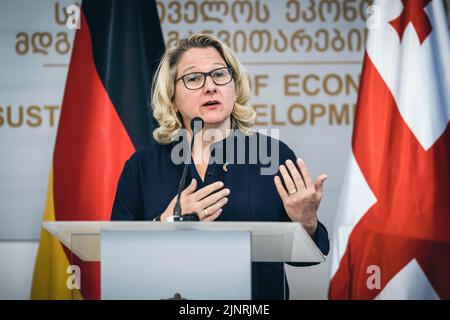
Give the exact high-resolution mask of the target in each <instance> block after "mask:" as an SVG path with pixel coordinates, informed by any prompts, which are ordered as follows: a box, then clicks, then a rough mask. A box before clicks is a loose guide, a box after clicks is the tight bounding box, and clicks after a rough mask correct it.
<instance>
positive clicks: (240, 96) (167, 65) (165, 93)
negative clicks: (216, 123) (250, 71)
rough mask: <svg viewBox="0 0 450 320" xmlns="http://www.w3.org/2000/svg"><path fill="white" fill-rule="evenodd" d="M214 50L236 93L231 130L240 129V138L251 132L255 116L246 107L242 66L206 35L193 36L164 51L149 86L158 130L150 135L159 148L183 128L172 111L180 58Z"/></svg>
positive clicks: (247, 94)
mask: <svg viewBox="0 0 450 320" xmlns="http://www.w3.org/2000/svg"><path fill="white" fill-rule="evenodd" d="M208 47H212V48H215V49H216V50H217V51H218V52H219V53H220V55H221V56H222V58H223V60H224V61H225V63H226V64H227V66H228V67H229V68H231V70H232V74H233V80H234V83H235V90H236V102H235V104H234V107H233V111H232V113H231V125H232V128H233V129H240V130H241V131H242V132H243V133H244V134H250V133H251V132H252V126H253V125H254V123H255V118H256V112H255V111H254V110H253V109H252V107H251V106H249V105H247V103H248V100H249V99H250V85H249V81H248V78H247V74H246V72H245V69H244V67H243V65H242V64H241V63H240V62H239V61H238V59H237V58H236V55H235V54H234V52H233V51H232V50H231V49H230V48H228V47H227V46H226V45H225V44H223V43H222V42H221V41H220V40H219V39H217V38H215V37H214V36H211V35H209V34H193V35H191V36H188V37H186V38H183V39H181V40H180V41H179V42H178V43H177V45H176V46H175V47H173V48H170V49H168V50H167V51H166V52H165V53H164V55H163V57H162V59H161V62H160V63H159V66H158V69H157V70H156V73H155V76H154V77H153V82H152V90H151V91H152V101H151V104H152V108H153V116H154V117H155V119H156V120H157V121H158V123H159V127H158V128H156V129H155V130H154V131H153V137H154V138H155V140H156V141H158V142H159V143H162V144H168V143H170V142H171V139H172V137H173V136H174V135H176V134H177V132H178V131H179V130H180V129H181V128H182V127H183V124H182V120H181V119H180V118H179V116H178V114H177V112H176V111H175V103H174V100H175V79H176V77H177V65H178V62H179V60H180V58H181V56H182V55H183V54H184V53H185V52H186V51H187V50H189V49H191V48H208Z"/></svg>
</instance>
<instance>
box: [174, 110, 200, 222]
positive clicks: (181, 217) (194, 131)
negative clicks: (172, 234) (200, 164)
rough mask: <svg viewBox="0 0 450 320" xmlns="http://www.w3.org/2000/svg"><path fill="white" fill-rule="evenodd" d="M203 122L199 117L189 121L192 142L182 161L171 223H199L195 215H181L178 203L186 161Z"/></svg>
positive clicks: (187, 164)
mask: <svg viewBox="0 0 450 320" xmlns="http://www.w3.org/2000/svg"><path fill="white" fill-rule="evenodd" d="M196 124H197V125H196ZM203 126H204V122H203V119H202V118H200V117H195V118H194V119H192V120H191V130H192V140H191V147H190V148H189V150H188V152H187V155H186V158H185V161H184V168H183V174H182V176H181V179H180V184H179V185H178V192H177V202H176V203H175V208H174V209H173V220H172V221H199V220H200V218H199V216H198V214H197V213H195V212H193V213H187V214H183V215H182V214H181V203H180V197H181V192H182V191H183V187H184V184H185V181H186V174H187V170H188V166H189V163H188V161H189V160H190V159H191V155H192V149H193V148H194V140H195V136H196V135H197V133H198V132H200V131H201V130H202V129H203Z"/></svg>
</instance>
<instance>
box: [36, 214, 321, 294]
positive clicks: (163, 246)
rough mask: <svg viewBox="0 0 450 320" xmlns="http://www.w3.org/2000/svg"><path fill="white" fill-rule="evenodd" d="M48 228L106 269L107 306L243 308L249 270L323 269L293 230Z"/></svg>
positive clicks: (125, 225)
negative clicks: (234, 304)
mask: <svg viewBox="0 0 450 320" xmlns="http://www.w3.org/2000/svg"><path fill="white" fill-rule="evenodd" d="M43 226H44V228H45V229H46V230H47V231H49V232H50V233H51V234H52V235H53V236H54V237H56V238H57V239H58V240H59V241H60V242H61V243H62V244H63V245H65V246H66V247H67V248H68V249H70V250H71V251H72V253H73V254H75V255H77V256H78V257H79V258H80V259H81V260H83V261H100V262H101V296H102V299H170V298H173V297H174V295H179V296H181V298H185V299H202V300H215V299H220V300H227V299H233V300H234V299H239V300H241V299H242V300H246V299H251V297H252V293H251V288H252V285H251V279H252V277H251V263H252V262H311V263H313V262H316V263H317V262H318V263H320V262H324V261H325V257H324V255H323V254H322V252H321V251H320V250H319V248H318V247H317V246H316V245H315V243H314V242H313V240H312V239H311V237H310V236H309V235H308V233H307V232H306V231H305V230H304V229H303V227H302V226H301V224H300V223H294V222H153V221H139V222H136V221H98V222H97V221H53V222H44V223H43ZM81 276H83V275H82V274H81Z"/></svg>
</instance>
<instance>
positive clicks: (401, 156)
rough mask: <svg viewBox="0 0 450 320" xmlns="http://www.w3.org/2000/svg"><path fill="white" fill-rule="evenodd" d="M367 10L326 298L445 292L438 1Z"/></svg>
mask: <svg viewBox="0 0 450 320" xmlns="http://www.w3.org/2000/svg"><path fill="white" fill-rule="evenodd" d="M373 9H374V10H373V12H374V16H373V17H371V19H375V23H373V27H374V28H372V29H371V30H370V31H369V38H368V42H367V48H366V53H365V57H364V64H363V71H362V75H361V83H360V91H359V96H358V103H357V112H356V118H355V126H354V130H353V137H352V153H351V156H350V160H349V166H348V169H347V170H348V171H347V175H346V179H345V182H344V186H343V191H342V195H341V200H340V204H339V208H338V215H337V217H336V224H335V228H334V230H333V237H332V238H333V240H332V251H331V259H332V261H331V282H330V288H329V298H330V299H450V128H449V119H450V33H449V26H448V22H447V19H446V13H445V8H444V2H443V1H442V0H384V1H375V3H374V7H373ZM372 22H373V21H372Z"/></svg>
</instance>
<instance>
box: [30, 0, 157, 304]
mask: <svg viewBox="0 0 450 320" xmlns="http://www.w3.org/2000/svg"><path fill="white" fill-rule="evenodd" d="M80 19H81V28H80V29H79V30H77V32H76V35H75V40H74V47H73V52H72V58H71V62H70V67H69V72H68V77H67V82H66V87H65V92H64V99H63V104H62V109H61V115H60V120H59V125H58V132H57V137H56V143H55V149H54V154H53V164H52V170H51V173H50V177H49V186H48V195H47V206H46V211H45V214H44V221H72V220H75V221H94V220H109V219H110V214H111V208H112V204H113V201H114V195H115V191H116V186H117V181H118V178H119V175H120V173H121V170H122V168H123V165H124V163H125V161H126V160H127V159H128V158H129V157H130V155H131V154H132V153H133V152H134V151H135V150H136V149H139V148H142V147H145V146H148V145H150V144H152V143H154V141H153V139H152V130H153V128H154V126H155V120H154V119H153V117H152V116H151V112H150V107H149V101H150V86H151V79H152V77H153V74H154V72H155V70H156V67H157V65H158V63H159V59H160V57H161V55H162V54H163V52H164V49H165V48H164V41H163V36H162V32H161V26H160V21H159V17H158V12H157V8H156V3H155V2H154V1H149V0H84V1H83V4H82V10H81V15H80ZM69 264H76V265H78V266H80V268H81V275H82V276H81V290H80V291H76V292H75V291H73V290H69V289H68V287H67V286H66V282H67V278H68V276H69V275H68V274H67V273H66V270H67V267H68V266H69ZM100 281H101V279H100V265H99V263H92V262H89V263H87V262H83V261H81V260H80V259H78V258H77V257H76V256H74V255H72V254H71V253H70V251H69V250H68V249H67V248H65V247H64V246H62V245H61V244H60V243H59V242H58V241H57V240H55V239H54V238H52V236H51V235H50V234H48V233H47V232H46V231H44V230H43V231H42V233H41V241H40V244H39V250H38V255H37V259H36V266H35V273H34V278H33V286H32V292H31V298H33V299H71V298H84V299H100V298H101V294H100Z"/></svg>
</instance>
